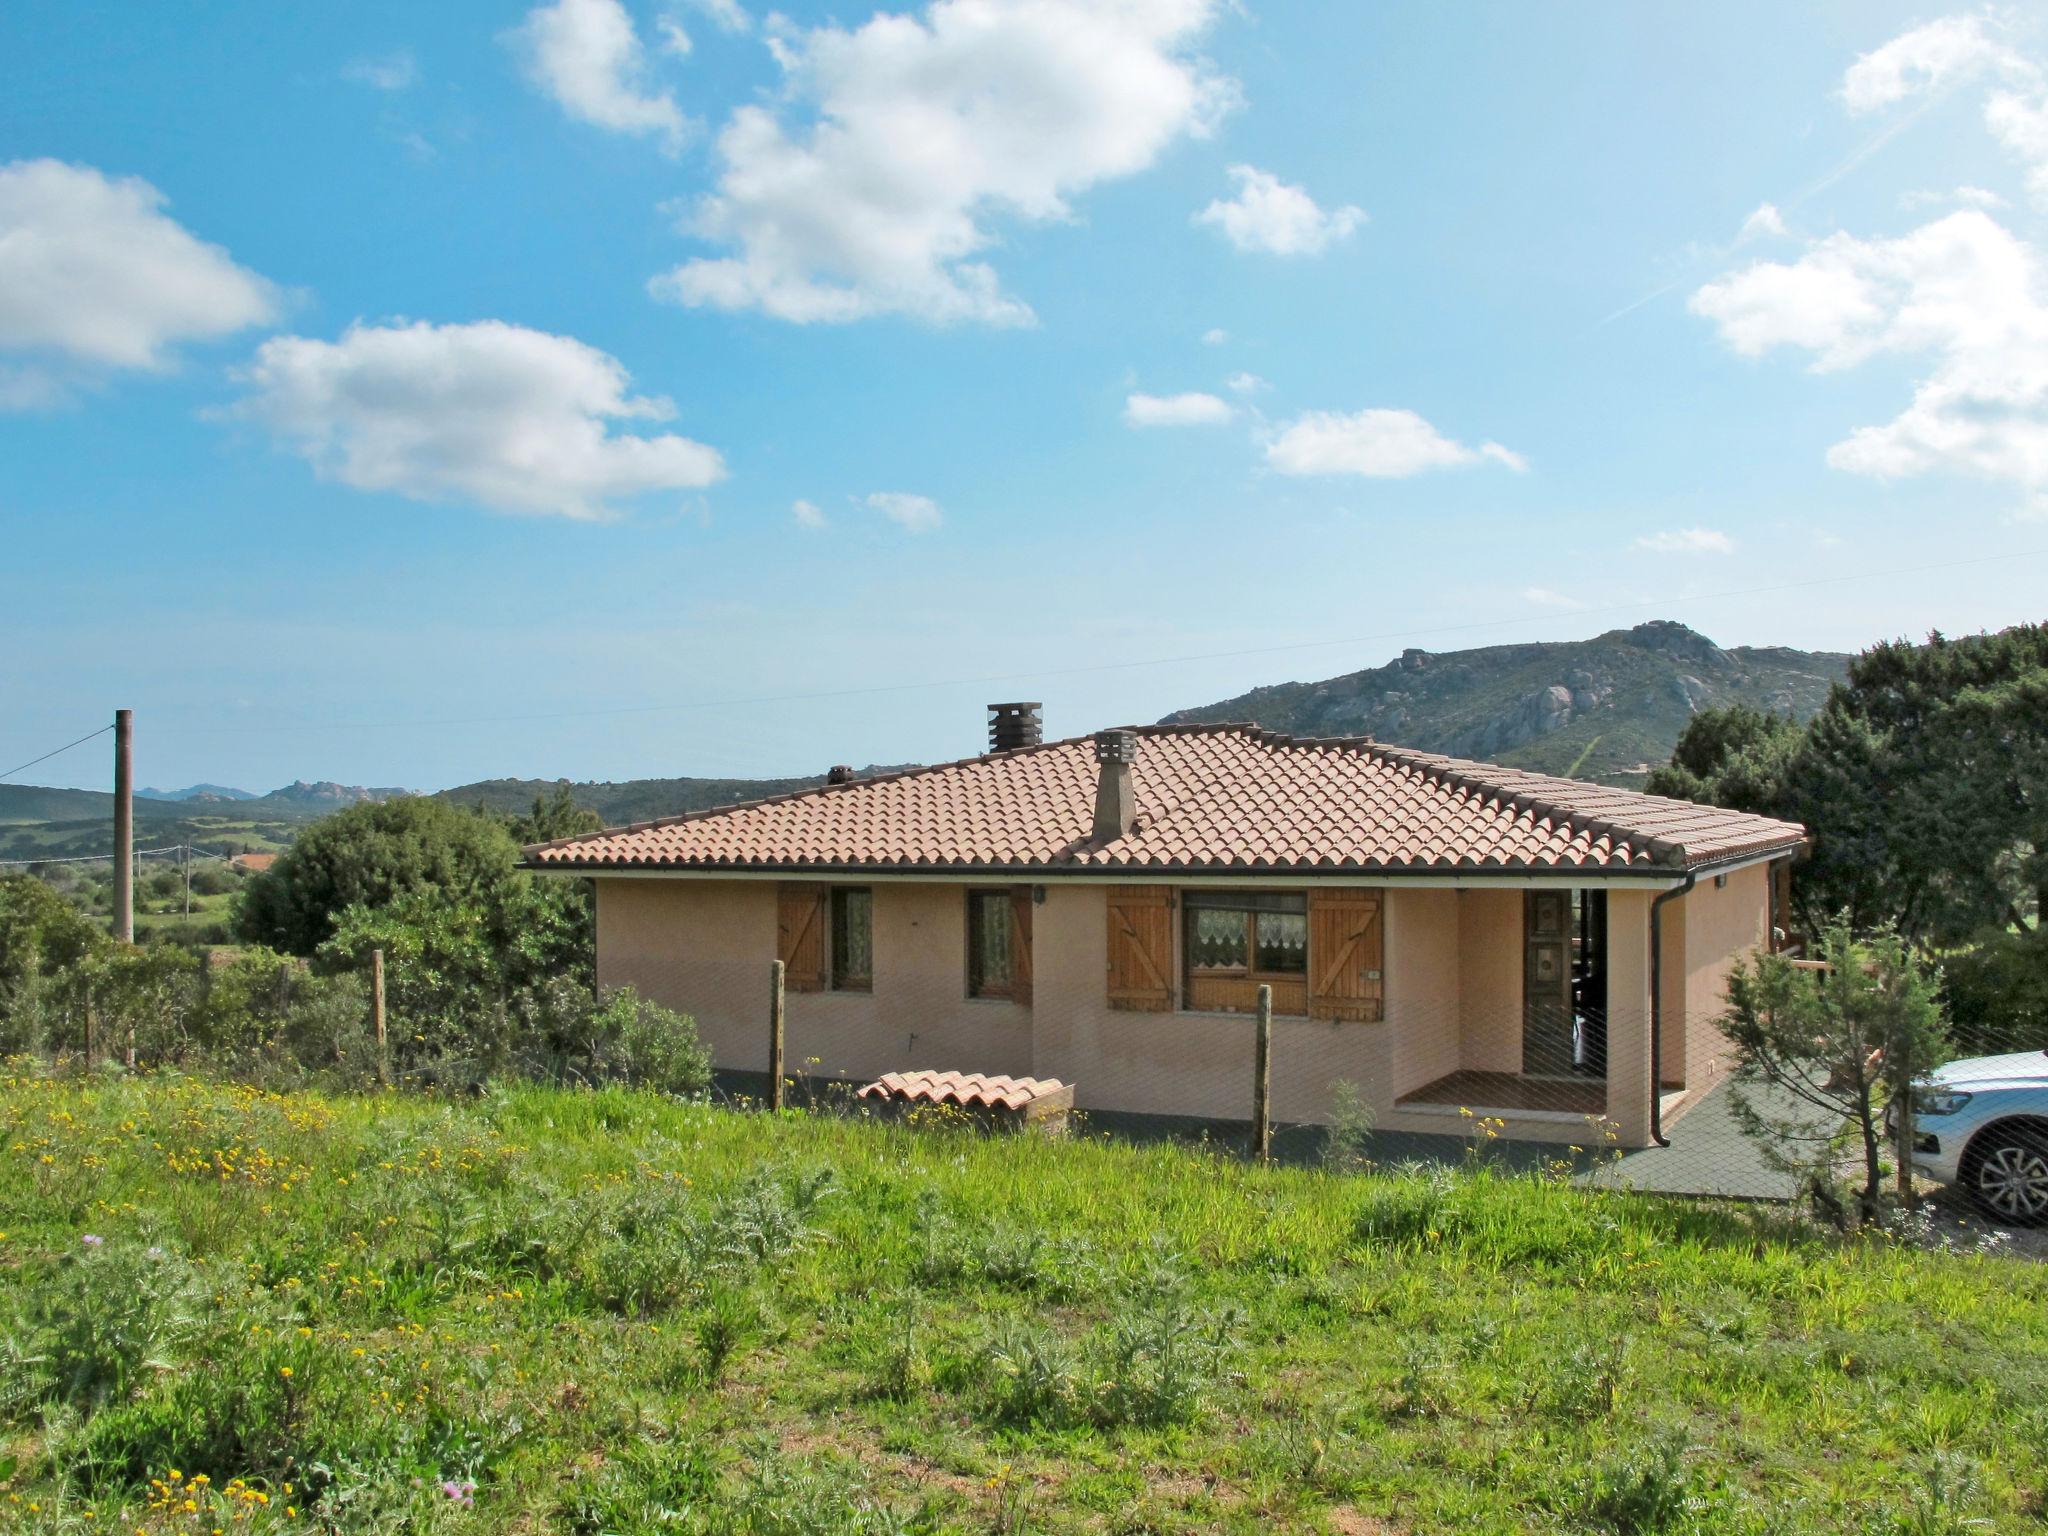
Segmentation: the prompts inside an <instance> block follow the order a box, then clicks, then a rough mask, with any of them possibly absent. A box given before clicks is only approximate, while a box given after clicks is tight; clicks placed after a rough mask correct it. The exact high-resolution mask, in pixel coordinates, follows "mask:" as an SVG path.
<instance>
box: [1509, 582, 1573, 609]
mask: <svg viewBox="0 0 2048 1536" xmlns="http://www.w3.org/2000/svg"><path fill="white" fill-rule="evenodd" d="M1522 596H1523V598H1524V599H1525V600H1526V601H1528V602H1532V603H1534V604H1535V605H1536V606H1537V607H1538V608H1559V609H1566V610H1569V609H1573V608H1583V607H1585V606H1586V605H1585V604H1584V603H1582V602H1580V601H1579V600H1578V599H1577V598H1576V597H1567V596H1565V594H1564V593H1562V592H1553V591H1552V590H1551V589H1550V588H1548V587H1524V588H1522Z"/></svg>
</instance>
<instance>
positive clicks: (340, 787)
mask: <svg viewBox="0 0 2048 1536" xmlns="http://www.w3.org/2000/svg"><path fill="white" fill-rule="evenodd" d="M1849 661H1850V658H1849V657H1848V656H1847V655H1844V654H1842V653H1839V652H1833V651H1797V650H1791V649H1788V648H1786V647H1782V646H1729V647H1726V648H1724V647H1722V646H1718V645H1716V644H1715V643H1714V642H1713V641H1712V640H1710V639H1708V638H1707V637H1706V636H1705V635H1702V634H1700V633H1699V632H1698V631H1697V630H1693V629H1688V628H1687V627H1686V626H1685V625H1683V624H1678V623H1674V622H1672V621H1670V620H1656V621H1653V622H1651V623H1646V624H1638V625H1636V626H1635V627H1634V628H1632V629H1617V630H1610V631H1608V632H1607V633H1606V634H1602V635H1596V636H1594V637H1593V638H1591V639H1589V640H1571V641H1562V642H1556V641H1549V642H1531V643H1528V644H1523V645H1494V646H1485V647H1481V648H1479V649H1476V650H1467V651H1443V652H1433V651H1425V650H1407V651H1403V652H1402V653H1401V655H1400V656H1399V657H1397V658H1396V659H1395V660H1393V661H1390V662H1388V663H1387V664H1386V665H1384V666H1379V667H1369V668H1367V669H1365V670H1363V671H1359V672H1347V673H1344V674H1342V675H1341V676H1338V677H1330V678H1324V679H1323V680H1322V681H1320V682H1306V683H1276V684H1274V685H1272V686H1270V687H1265V688H1254V689H1253V690H1252V691H1251V692H1250V693H1244V694H1239V695H1238V696H1237V697H1235V698H1230V699H1224V700H1221V701H1219V702H1217V703H1214V704H1202V705H1197V706H1194V707H1193V708H1189V709H1182V710H1176V711H1175V712H1174V713H1172V714H1170V715H1168V716H1167V717H1166V723H1194V722H1205V721H1244V722H1248V723H1252V724H1257V725H1261V726H1264V727H1266V728H1267V729H1269V730H1277V731H1286V732H1289V733H1291V734H1294V735H1300V736H1372V737H1374V738H1376V739H1378V740H1381V741H1385V742H1390V743H1395V744H1399V745H1402V746H1411V747H1420V748H1423V749H1424V750H1426V751H1432V752H1443V753H1447V754H1449V755H1451V756H1454V757H1477V758H1485V759H1488V760H1491V761H1494V762H1500V763H1506V764H1509V765H1511V766H1514V767H1519V768H1528V769H1531V770H1534V771H1536V772H1540V773H1556V774H1563V775H1566V776H1568V777H1573V778H1584V779H1593V780H1597V781H1599V782H1602V783H1610V784H1621V785H1637V784H1640V783H1641V782H1642V779H1643V776H1644V775H1645V774H1647V773H1648V772H1649V770H1650V769H1651V768H1652V767H1654V766H1656V765H1657V764H1659V763H1662V762H1664V761H1665V760H1666V759H1668V758H1669V757H1670V756H1671V749H1672V747H1673V746H1674V745H1675V744H1676V743H1677V740H1678V733H1679V732H1680V731H1681V730H1682V729H1684V726H1685V722H1686V721H1687V720H1688V719H1690V718H1691V717H1692V715H1693V713H1694V712H1695V711H1697V710H1700V709H1703V708H1706V707H1708V706H1712V705H1722V704H1732V703H1742V704H1749V705H1752V706H1754V707H1756V708H1759V709H1768V710H1774V711H1776V712H1778V713H1780V714H1789V715H1792V716H1793V717H1795V718H1797V719H1801V720H1804V719H1806V718H1808V717H1809V716H1811V715H1812V714H1813V713H1814V712H1815V711H1816V710H1817V709H1819V708H1820V706H1821V704H1822V702H1823V701H1824V700H1825V699H1826V698H1827V694H1828V688H1829V687H1830V685H1831V684H1833V683H1834V682H1835V681H1836V680H1837V679H1838V678H1840V677H1841V676H1842V675H1843V673H1844V672H1845V670H1846V669H1847V667H1848V664H1849ZM898 766H907V765H898ZM889 771H892V770H891V769H889V768H882V767H870V768H864V769H862V770H860V772H861V773H862V774H863V775H867V774H873V773H882V772H889ZM563 782H566V781H561V780H553V779H484V780H480V781H479V782H477V783H474V784H463V785H459V786H457V787H456V788H454V789H444V790H440V791H438V792H437V793H436V796H435V798H437V799H441V800H448V801H453V802H454V803H456V804H458V805H475V806H483V807H487V808H489V809H491V810H496V811H524V810H527V809H529V808H530V807H531V806H532V804H533V801H534V798H535V797H536V796H542V795H552V794H554V793H555V792H556V790H557V789H558V788H559V787H560V785H561V784H562V783H563ZM823 782H824V780H823V777H822V775H810V776H805V777H799V778H778V779H713V778H669V779H629V780H625V781H622V782H586V783H574V784H570V785H569V790H570V793H571V794H572V795H573V796H574V798H575V799H576V801H577V803H578V804H580V805H585V806H588V807H589V808H590V809H592V810H594V811H596V812H597V813H598V814H599V815H600V816H602V817H603V818H604V819H605V821H606V822H607V823H608V824H611V825H617V824H619V823H622V822H629V821H645V820H649V819H651V818H654V817H657V816H674V815H679V814H682V813H684V812H687V811H697V810H706V809H709V808H710V807H712V806H718V805H730V804H732V803H733V802H734V801H738V800H751V799H757V798H759V797H761V796H764V795H776V794H783V793H787V792H789V791H792V790H800V789H809V788H813V787H815V786H817V785H818V784H821V783H823ZM140 793H141V794H142V795H143V796H148V797H150V798H147V799H142V798H138V800H137V802H136V806H135V817H136V823H137V836H138V837H139V838H141V837H147V838H150V839H152V840H154V841H157V842H168V841H174V840H175V841H190V842H193V843H196V844H201V845H220V844H226V843H232V842H233V841H234V840H235V839H237V838H243V837H246V838H253V839H258V840H259V841H257V842H254V843H251V844H250V845H251V846H267V845H270V844H274V843H277V842H283V841H289V839H290V837H291V836H292V833H293V831H294V830H295V829H296V827H297V826H299V825H301V824H303V823H304V822H306V821H307V820H309V819H311V818H313V817H316V816H323V815H325V814H327V813H328V812H329V811H333V810H338V809H340V808H341V807H342V806H344V805H349V804H353V803H354V802H356V801H359V800H387V799H391V798H393V797H394V796H398V795H404V794H407V793H410V791H407V790H403V789H389V788H387V789H370V788H364V787H362V786H359V785H345V784H335V783H331V782H327V781H324V780H323V781H319V782H314V783H308V782H306V781H305V780H299V781H297V782H295V783H292V784H287V785H285V786H284V787H283V788H282V789H275V790H272V791H270V792H269V793H268V794H264V795H251V794H248V793H247V792H246V791H243V790H238V789H232V788H229V787H227V786H224V785H219V784H194V785H192V786H190V787H189V788H187V789H183V790H175V791H160V790H144V791H141V792H140ZM112 815H113V796H111V795H109V794H105V793H102V792H99V791H94V790H71V789H38V788H35V787H33V786H28V785H16V784H0V858H22V857H39V856H40V857H52V856H55V855H57V854H59V853H89V852H103V851H104V850H105V849H106V847H107V845H108V837H109V834H108V825H109V822H110V820H111V818H112Z"/></svg>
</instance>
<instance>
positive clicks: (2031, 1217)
mask: <svg viewBox="0 0 2048 1536" xmlns="http://www.w3.org/2000/svg"><path fill="white" fill-rule="evenodd" d="M1967 1183H1968V1185H1969V1190H1970V1195H1971V1198H1973V1199H1974V1200H1975V1201H1976V1202H1977V1203H1978V1204H1979V1205H1980V1206H1982V1207H1983V1208H1984V1210H1985V1212H1986V1213H1987V1214H1988V1215H1990V1216H1992V1217H1993V1218H1994V1219H1996V1220H1998V1221H2000V1222H2003V1223H2005V1224H2006V1225H2008V1226H2014V1227H2038V1226H2040V1225H2041V1224H2042V1223H2043V1222H2048V1131H2040V1130H2035V1129H2034V1128H2032V1127H2030V1126H2029V1127H2016V1128H2014V1129H2012V1130H1999V1129H1996V1128H1994V1129H1992V1130H1990V1131H1987V1132H1986V1133H1985V1135H1984V1139H1983V1141H1982V1143H1981V1144H1980V1145H1978V1146H1973V1147H1972V1148H1971V1149H1970V1172H1969V1177H1968V1180H1967Z"/></svg>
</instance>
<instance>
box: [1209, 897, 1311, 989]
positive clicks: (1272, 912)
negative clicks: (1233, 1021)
mask: <svg viewBox="0 0 2048 1536" xmlns="http://www.w3.org/2000/svg"><path fill="white" fill-rule="evenodd" d="M1181 913H1182V916H1181V922H1182V929H1181V954H1182V957H1183V959H1184V961H1185V964H1186V969H1187V976H1186V984H1185V993H1184V995H1185V996H1186V998H1187V1006H1188V1007H1189V1008H1190V1009H1193V1010H1195V1011H1197V1012H1220V1013H1247V1012H1250V1011H1251V1010H1252V1009H1253V1008H1254V1007H1256V1006H1257V997H1258V988H1259V986H1260V985H1261V984H1264V985H1268V986H1271V987H1272V989H1273V1011H1274V1012H1275V1013H1283V1014H1305V1013H1307V1012H1308V894H1307V893H1306V892H1304V891H1183V892H1182V893H1181Z"/></svg>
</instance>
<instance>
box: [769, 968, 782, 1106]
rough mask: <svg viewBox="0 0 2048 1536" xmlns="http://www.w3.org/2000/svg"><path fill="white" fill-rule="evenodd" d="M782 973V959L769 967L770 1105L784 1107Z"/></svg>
mask: <svg viewBox="0 0 2048 1536" xmlns="http://www.w3.org/2000/svg"><path fill="white" fill-rule="evenodd" d="M782 973H783V964H782V962H781V961H780V960H775V961H771V962H770V963H769V967H768V1107H769V1108H770V1109H771V1110H779V1109H781V1108H782Z"/></svg>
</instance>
